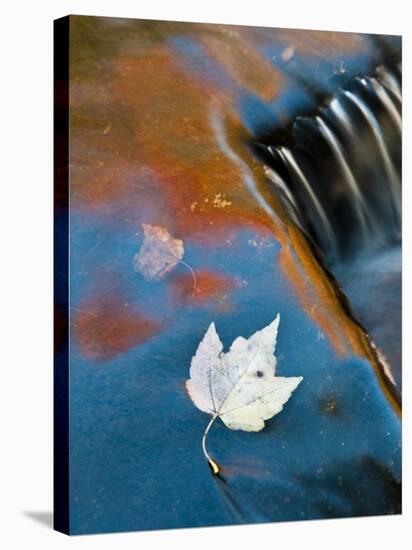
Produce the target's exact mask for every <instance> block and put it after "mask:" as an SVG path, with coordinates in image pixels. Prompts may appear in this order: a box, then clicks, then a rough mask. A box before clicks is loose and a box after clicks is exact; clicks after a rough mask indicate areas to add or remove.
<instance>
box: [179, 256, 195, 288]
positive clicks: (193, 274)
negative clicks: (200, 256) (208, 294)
mask: <svg viewBox="0 0 412 550" xmlns="http://www.w3.org/2000/svg"><path fill="white" fill-rule="evenodd" d="M179 261H180V263H181V264H183V265H185V266H186V267H187V269H188V270H189V271H190V273H191V274H192V277H193V291H195V290H196V285H197V283H196V274H195V272H194V271H193V269H192V268H191V267H190V265H189V264H188V263H186V262H185V261H184V260H179Z"/></svg>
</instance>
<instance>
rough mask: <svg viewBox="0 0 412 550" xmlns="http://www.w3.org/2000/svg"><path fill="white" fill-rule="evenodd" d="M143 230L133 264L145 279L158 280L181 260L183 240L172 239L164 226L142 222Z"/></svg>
mask: <svg viewBox="0 0 412 550" xmlns="http://www.w3.org/2000/svg"><path fill="white" fill-rule="evenodd" d="M143 231H144V241H143V244H142V246H141V248H140V250H139V252H138V253H137V254H136V255H135V257H134V259H133V266H134V269H135V271H138V272H139V273H141V274H142V275H143V277H144V278H145V279H146V280H147V281H159V280H160V279H162V278H163V277H164V276H165V275H166V274H167V273H169V272H170V271H172V270H173V269H174V268H175V267H176V265H177V264H178V263H179V262H181V260H182V258H183V254H184V246H183V241H181V240H180V239H174V238H173V237H172V236H171V234H170V233H169V231H168V230H167V229H166V228H165V227H160V226H157V225H148V224H143Z"/></svg>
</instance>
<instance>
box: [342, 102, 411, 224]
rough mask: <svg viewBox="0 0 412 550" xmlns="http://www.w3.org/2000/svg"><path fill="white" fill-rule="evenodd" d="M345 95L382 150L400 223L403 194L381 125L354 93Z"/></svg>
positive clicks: (397, 218) (396, 214) (396, 215)
mask: <svg viewBox="0 0 412 550" xmlns="http://www.w3.org/2000/svg"><path fill="white" fill-rule="evenodd" d="M344 94H345V95H346V97H347V98H348V99H349V100H350V101H351V102H352V103H354V104H355V105H356V106H357V108H358V109H359V110H360V111H361V113H362V114H363V116H364V118H365V120H366V122H367V123H368V125H369V127H370V128H371V130H372V133H373V135H374V136H375V140H376V143H377V145H378V148H379V150H380V153H381V155H382V159H383V163H384V165H385V170H386V174H387V176H388V180H389V186H390V189H391V197H392V201H393V204H394V209H395V217H396V220H397V221H398V222H399V221H400V217H401V193H400V181H399V177H398V175H397V173H396V171H395V169H394V166H393V163H392V161H391V159H390V157H389V153H388V149H387V147H386V144H385V142H384V139H383V137H382V133H381V131H380V128H379V123H378V121H377V119H376V117H375V115H374V114H373V113H372V111H371V110H370V109H369V107H368V106H367V105H365V104H364V103H363V102H362V101H361V100H360V99H359V98H357V97H356V96H355V95H354V94H353V93H352V92H349V91H345V92H344Z"/></svg>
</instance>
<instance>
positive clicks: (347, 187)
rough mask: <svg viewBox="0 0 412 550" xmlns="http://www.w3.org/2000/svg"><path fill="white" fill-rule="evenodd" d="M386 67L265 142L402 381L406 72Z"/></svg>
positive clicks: (305, 226) (281, 184) (303, 219)
mask: <svg viewBox="0 0 412 550" xmlns="http://www.w3.org/2000/svg"><path fill="white" fill-rule="evenodd" d="M392 63H393V67H392V68H391V69H388V68H385V67H383V66H379V68H378V69H377V71H376V75H375V76H373V77H359V76H358V77H356V78H352V79H351V80H349V82H348V83H346V84H345V86H344V87H342V88H339V89H338V91H337V92H336V93H335V94H334V95H333V96H332V97H331V98H329V99H328V100H327V101H325V102H324V103H323V104H322V106H321V107H320V109H319V110H318V112H317V113H316V114H315V116H311V117H299V118H298V119H297V120H296V121H295V123H294V125H293V128H292V140H293V143H292V146H291V147H287V146H283V145H280V146H276V145H268V146H265V145H262V144H258V151H260V152H263V154H264V158H265V160H266V162H267V163H268V164H269V166H271V167H272V168H273V170H272V169H268V170H267V174H268V177H269V178H270V180H271V181H272V183H273V184H274V185H275V187H276V190H277V193H278V194H279V196H280V197H281V199H282V201H283V203H284V206H285V208H286V209H287V211H288V213H289V216H290V217H291V219H293V220H294V222H295V223H296V224H297V225H298V226H299V227H300V228H301V229H302V231H304V232H305V234H306V235H307V237H308V238H309V239H310V240H311V241H312V242H313V245H314V246H315V247H316V249H317V250H318V251H319V253H320V255H321V256H322V257H323V260H324V262H325V264H326V265H327V266H328V267H329V269H330V270H331V271H332V272H333V273H334V274H335V276H336V277H337V279H338V282H339V283H340V285H341V286H342V288H343V291H344V292H345V294H346V295H347V296H348V298H349V300H350V303H351V307H352V309H353V312H354V315H355V316H356V318H357V319H359V321H360V322H361V323H362V324H363V325H364V326H365V327H366V330H367V331H368V332H369V333H370V334H371V336H372V337H373V339H374V341H375V342H376V344H377V346H378V348H379V350H380V353H381V354H382V360H383V361H385V363H386V364H387V365H388V367H389V368H391V370H392V373H393V377H394V379H395V380H396V383H397V384H398V386H399V387H400V386H401V351H400V350H401V347H402V340H401V334H402V327H401V298H402V297H401V150H402V146H401V82H400V79H401V73H400V64H399V63H400V61H399V59H398V60H397V62H395V60H393V61H392Z"/></svg>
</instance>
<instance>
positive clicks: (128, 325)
mask: <svg viewBox="0 0 412 550" xmlns="http://www.w3.org/2000/svg"><path fill="white" fill-rule="evenodd" d="M71 24H72V29H71V30H72V32H71V37H72V38H71V40H72V65H71V77H72V81H71V113H72V120H71V148H70V156H71V159H70V160H71V164H70V175H71V187H70V201H71V202H70V229H71V234H70V251H71V258H70V321H71V346H70V392H71V393H70V524H71V532H72V533H74V534H81V533H93V532H110V531H125V530H138V529H160V528H178V527H196V526H211V525H227V524H241V523H257V522H266V521H289V520H304V519H314V518H330V517H350V516H364V515H381V514H396V513H399V512H400V507H401V501H400V488H401V449H400V441H401V426H400V418H399V416H398V414H397V412H396V407H394V406H393V402H391V400H390V399H389V398H388V395H389V394H388V392H387V389H386V386H385V384H384V382H383V381H382V377H380V376H379V372H378V371H377V370H376V365H375V361H374V356H373V353H371V350H370V348H369V347H368V346H369V344H368V342H367V341H366V340H365V338H364V333H363V332H362V331H360V330H359V326H358V325H357V324H356V323H354V322H353V320H352V319H351V318H350V316H348V315H347V312H346V310H345V309H344V308H342V306H341V303H340V302H339V300H337V299H336V295H335V294H334V290H333V288H332V286H331V285H330V284H329V282H328V279H327V278H326V275H325V272H324V271H323V270H322V269H319V265H318V262H317V260H316V258H315V256H314V254H313V251H311V249H310V247H308V248H305V244H304V243H305V241H304V240H302V238H301V233H299V232H298V233H295V227H296V225H295V223H293V220H291V219H288V217H287V216H285V215H284V213H283V211H282V212H281V209H280V208H279V202H278V198H279V193H278V191H276V190H275V189H274V186H273V184H270V180H269V179H267V178H265V176H264V174H263V170H262V162H261V159H260V158H258V157H257V156H256V155H255V154H253V155H252V154H249V152H248V151H249V149H248V144H249V143H251V142H257V141H258V140H259V139H260V137H262V136H265V137H266V138H268V136H270V135H272V136H275V137H276V140H275V141H274V143H275V142H276V143H275V144H278V143H281V144H282V145H283V146H284V147H289V148H290V150H292V143H291V142H290V128H291V124H292V123H293V121H294V120H295V119H296V116H298V115H299V114H302V113H306V115H309V114H310V115H311V116H313V114H314V112H315V111H316V109H317V108H318V107H319V103H320V101H323V99H324V98H325V97H327V96H328V97H332V96H333V94H334V93H336V92H337V90H338V89H339V88H340V87H342V86H343V87H346V86H348V89H349V88H350V85H349V81H350V79H351V78H352V77H354V76H356V75H359V74H361V73H362V74H364V75H367V74H372V71H373V70H374V69H375V67H376V66H377V65H378V64H379V62H384V61H386V59H384V57H385V56H384V55H383V53H382V51H383V50H382V49H381V48H380V47H378V45H377V42H376V39H375V38H373V37H369V36H367V35H349V34H348V35H339V33H316V32H308V31H305V32H303V31H302V32H301V31H288V30H280V29H279V30H276V29H248V28H239V27H230V26H223V27H219V26H213V25H194V26H192V25H186V24H177V23H176V24H174V23H167V22H158V23H155V22H147V21H134V20H116V19H104V18H83V17H74V18H72V23H71ZM385 40H387V41H388V43H390V44H391V46H393V47H397V48H398V49H399V47H400V46H399V40H398V39H397V38H396V37H389V38H387V39H385ZM299 75H300V76H299ZM356 86H357V85H356ZM345 89H346V88H345ZM345 101H346V100H345ZM348 108H349V107H348ZM351 120H352V119H351ZM360 120H361V117H359V121H360ZM274 121H275V122H274ZM381 126H382V124H381ZM303 127H305V126H303ZM303 127H302V126H301V130H302V128H303ZM305 128H306V127H305ZM341 129H342V131H344V128H341ZM302 131H303V130H302ZM391 131H392V129H391ZM393 131H394V130H393ZM301 133H302V132H301ZM310 135H311V134H310V129H309V130H308V131H307V132H306V129H305V132H304V136H303V137H304V139H306V138H307V139H309V138H310ZM385 135H386V134H385ZM369 137H370V136H369ZM278 139H281V141H280V142H278ZM316 139H317V138H316ZM370 139H371V140H372V141H373V139H372V137H370ZM282 140H283V141H282ZM347 141H348V143H349V139H348V140H347ZM260 142H262V143H263V141H262V140H260ZM265 143H266V144H267V145H268V144H270V142H269V141H266V142H265ZM323 147H325V145H323ZM293 154H295V151H294V150H293ZM300 158H301V157H299V159H300ZM391 158H392V159H393V158H395V157H393V155H392V153H391ZM327 159H328V157H327V156H325V157H324V160H325V161H327ZM378 161H379V162H382V159H381V158H380V157H378ZM302 162H303V161H302ZM308 162H309V161H308ZM394 163H395V160H394ZM268 164H269V163H268ZM395 164H396V163H395ZM322 165H323V164H322V163H318V164H317V165H316V166H312V171H309V169H308V170H306V168H305V173H308V174H310V177H311V179H312V177H313V173H314V170H315V169H316V170H317V169H319V170H321V169H322ZM276 166H277V165H276ZM276 166H275V165H274V164H271V167H272V169H275V168H276ZM357 167H358V168H359V169H360V163H357ZM383 168H384V167H383ZM397 169H398V165H397V164H396V166H395V170H397ZM284 172H285V171H283V172H282V177H283V176H284V175H285V174H284ZM374 173H375V172H374ZM379 173H380V174H383V175H382V178H383V179H382V181H380V180H379V181H380V183H379V185H380V186H382V187H383V186H384V185H385V183H384V181H383V180H384V179H385V178H386V176H384V174H385V172H384V170H383V169H382V170H381V169H379ZM308 177H309V176H308ZM326 178H327V175H325V174H323V175H322V176H321V180H320V181H322V182H324V181H325V179H326ZM385 181H386V180H385ZM261 184H262V185H261ZM335 184H336V185H335ZM312 185H314V184H312ZM345 185H346V186H347V182H345V181H344V180H343V179H342V177H341V176H340V178H339V179H338V180H336V181H335V180H334V181H332V180H331V181H330V187H331V189H330V193H333V192H334V189H335V190H336V192H338V191H339V193H338V194H341V186H345ZM262 189H263V191H262ZM346 189H347V188H346V187H345V190H344V192H343V193H342V194H343V195H345V194H347V190H346ZM268 190H269V195H268V194H267V191H268ZM265 193H266V194H265ZM219 194H220V195H219ZM297 195H298V193H297V192H296V188H293V197H295V196H297ZM296 200H297V199H296ZM299 200H301V199H299ZM342 200H343V201H345V196H344V197H343V199H342ZM350 200H352V199H350ZM350 200H349V202H350ZM368 200H369V199H368ZM225 201H226V202H225ZM326 202H328V203H329V200H328V201H326ZM331 202H332V203H333V204H335V202H334V201H331ZM229 203H230V204H229ZM285 204H286V203H285ZM222 205H224V206H222ZM305 205H306V210H307V218H305V220H304V224H303V222H302V221H301V218H300V215H299V213H301V212H302V210H304V209H305ZM305 205H304V206H303V207H302V206H301V205H299V208H298V209H296V212H295V216H296V219H295V222H296V223H298V222H299V223H300V224H301V225H302V230H303V231H307V233H308V237H307V238H308V239H312V240H313V241H314V242H316V246H318V247H321V248H322V249H323V250H325V251H326V252H327V250H328V248H327V242H328V241H327V238H328V237H330V234H329V235H328V234H327V232H325V230H324V227H323V228H322V230H319V229H318V225H317V222H316V218H315V217H313V215H314V213H313V208H312V206H308V204H307V202H305ZM284 207H285V205H284ZM339 208H344V209H345V208H346V210H347V211H350V208H349V207H347V205H346V204H343V205H341V206H340V207H339ZM382 209H383V211H384V212H386V210H385V204H383V205H382ZM290 212H292V210H291V211H290ZM391 212H392V214H393V215H394V211H392V210H391ZM392 214H390V213H389V210H388V212H387V216H388V223H387V225H388V227H389V226H390V227H392V225H391V224H392V223H393V220H392V219H390V216H391V215H392ZM290 215H291V216H292V214H290ZM385 216H386V214H385ZM328 219H329V220H332V221H331V222H330V223H331V225H332V226H333V232H334V233H335V234H336V235H337V236H336V239H337V241H338V242H339V243H343V241H344V240H345V232H346V229H345V227H344V224H343V222H342V220H341V219H340V218H339V216H338V215H337V214H335V213H328ZM391 220H392V221H391ZM309 221H310V224H311V229H310V231H309V230H308V229H307V226H306V224H309ZM142 223H150V224H154V225H156V224H158V225H162V226H165V227H167V228H168V229H169V231H170V232H171V234H172V235H174V236H175V237H178V238H181V239H182V240H183V241H184V246H185V256H184V260H185V261H186V262H187V263H188V264H190V266H191V267H192V268H193V269H194V271H195V273H196V274H197V280H198V288H197V290H196V294H195V295H194V296H193V295H192V287H191V285H192V278H191V274H190V273H188V272H187V270H185V267H184V266H181V265H180V266H177V267H176V269H175V271H174V272H172V273H170V274H169V275H168V276H167V277H165V278H164V279H163V280H162V281H159V282H156V283H153V282H148V281H145V280H144V279H143V277H141V276H140V275H139V274H138V273H136V272H135V271H134V270H133V257H134V256H135V254H136V252H137V250H138V249H139V247H140V245H141V243H142V238H143V235H142ZM360 227H361V223H360V222H359V223H358V225H356V231H358V228H360ZM368 227H369V226H368ZM385 227H386V225H385ZM314 228H315V229H314ZM385 231H386V230H385ZM385 235H386V233H385ZM324 238H326V240H325V241H323V240H322V239H324ZM350 238H351V239H352V236H351V237H350ZM396 239H397V237H396V236H395V237H394V238H393V239H392V236H391V237H390V239H389V240H388V241H385V242H384V246H383V248H382V250H384V251H385V252H384V254H383V255H382V254H381V252H380V250H381V249H379V250H373V251H372V252H373V256H374V258H376V260H374V261H376V264H374V263H373V261H372V260H371V261H369V260H368V261H367V262H366V264H365V265H364V264H363V263H362V262H363V260H364V258H366V256H364V255H360V256H359V263H357V262H358V261H356V262H355V261H354V256H352V255H351V254H346V251H344V250H343V249H344V248H345V247H343V246H339V247H338V248H339V257H338V258H335V257H332V256H330V257H329V256H328V257H327V258H328V259H327V261H328V262H329V261H330V265H331V266H333V269H334V270H335V272H334V273H335V276H336V277H337V278H338V280H339V281H340V282H341V283H342V285H343V286H344V288H345V290H346V291H347V293H348V295H349V296H350V297H351V298H352V296H353V297H354V303H355V304H361V300H362V299H363V298H365V296H366V295H367V296H370V294H371V293H374V292H375V290H374V289H375V283H373V284H372V281H375V279H376V288H379V286H380V285H381V284H382V281H381V279H380V278H379V277H378V276H377V274H379V273H380V271H379V269H378V267H376V266H381V272H382V273H383V274H384V276H383V277H382V278H383V279H385V277H386V276H387V275H388V273H390V274H393V276H394V279H395V280H396V279H397V272H396V270H393V266H394V265H395V260H394V258H395V257H397V248H398V241H397V240H396ZM351 242H352V241H351ZM325 243H326V244H325ZM351 247H352V244H351ZM391 247H392V248H393V250H394V252H393V254H394V257H393V258H392V256H391V252H390V250H392V248H391ZM362 250H363V249H362ZM329 258H330V259H329ZM340 269H341V271H339V270H340ZM365 272H366V273H368V275H367V276H362V279H363V282H364V283H365V291H362V290H361V287H360V286H357V285H356V284H355V282H354V281H356V280H357V279H358V278H359V275H358V274H359V273H362V274H364V273H365ZM369 274H370V276H369ZM186 277H188V279H186ZM188 281H189V283H188ZM385 284H386V283H385ZM351 288H352V290H350V289H351ZM387 288H390V289H391V292H392V291H393V292H394V296H392V295H390V294H388V301H389V302H391V304H392V302H394V304H396V300H397V292H398V291H397V290H396V282H395V284H394V283H393V281H389V282H388V286H387ZM188 289H189V290H188ZM357 292H358V296H357V294H356V293H357ZM376 292H377V293H380V292H381V291H380V290H376ZM373 303H375V301H373ZM368 304H370V302H369V301H368V302H367V304H366V306H365V307H360V306H359V308H360V309H359V311H364V312H367V313H370V314H371V315H372V320H368V319H367V318H365V319H363V322H364V324H365V326H366V327H367V328H368V329H369V326H370V327H371V330H372V327H374V328H373V330H374V331H376V332H374V334H376V335H377V336H376V339H377V340H378V334H379V331H384V332H385V330H386V328H385V327H387V324H385V323H383V322H382V323H381V322H379V321H378V317H379V315H380V313H379V312H376V313H373V314H372V310H371V309H370V308H369V306H368ZM394 304H392V305H393V309H394V311H395V310H396V307H397V306H396V305H394ZM391 307H392V306H391ZM278 312H279V313H280V317H281V321H280V328H279V336H278V345H277V351H276V355H277V358H278V366H277V371H278V374H280V375H282V376H303V377H304V380H303V382H302V383H301V384H300V386H299V388H298V389H297V390H296V392H295V393H294V394H293V396H292V398H291V399H290V401H289V402H288V403H287V405H286V406H285V408H284V410H283V411H282V412H281V413H280V414H279V415H277V416H276V417H274V418H273V419H272V420H270V421H268V422H267V425H266V427H265V429H264V430H262V431H261V432H258V433H246V432H241V431H231V430H229V429H227V428H226V427H225V426H224V425H223V424H222V423H220V422H216V424H215V425H214V426H213V428H212V430H211V432H210V434H209V437H208V447H209V451H210V452H211V454H212V455H213V456H214V457H215V458H216V459H217V460H218V461H219V463H220V464H221V466H222V477H221V478H219V477H216V476H213V475H211V473H210V470H209V468H208V465H207V463H206V462H205V460H204V457H203V454H202V450H201V437H202V433H203V431H204V429H205V426H206V425H207V423H208V421H209V417H208V416H207V415H206V414H203V413H201V412H200V411H199V410H198V409H196V408H195V406H194V405H193V403H192V402H191V400H190V398H189V397H188V395H187V393H186V390H185V381H186V379H187V378H188V376H189V365H190V361H191V357H192V356H193V354H194V353H195V351H196V348H197V346H198V344H199V342H200V340H201V338H202V337H203V334H204V332H205V330H206V329H207V327H208V326H209V324H210V322H211V321H214V322H215V324H216V327H217V330H218V332H219V335H220V337H221V339H222V342H223V343H224V346H225V349H227V348H228V346H229V345H230V344H231V342H232V341H233V339H234V338H236V337H237V336H239V335H243V336H245V337H247V336H249V335H251V334H252V333H254V332H255V331H256V330H258V329H259V328H262V327H263V326H265V325H267V324H268V323H269V322H270V321H272V320H273V319H274V317H275V316H276V314H277V313H278ZM372 321H373V322H372ZM374 323H375V325H374ZM387 338H388V337H387V335H386V334H384V335H383V336H382V339H383V340H385V341H386V340H387ZM365 342H366V344H365ZM394 353H396V349H395V350H394ZM388 355H389V354H388Z"/></svg>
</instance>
